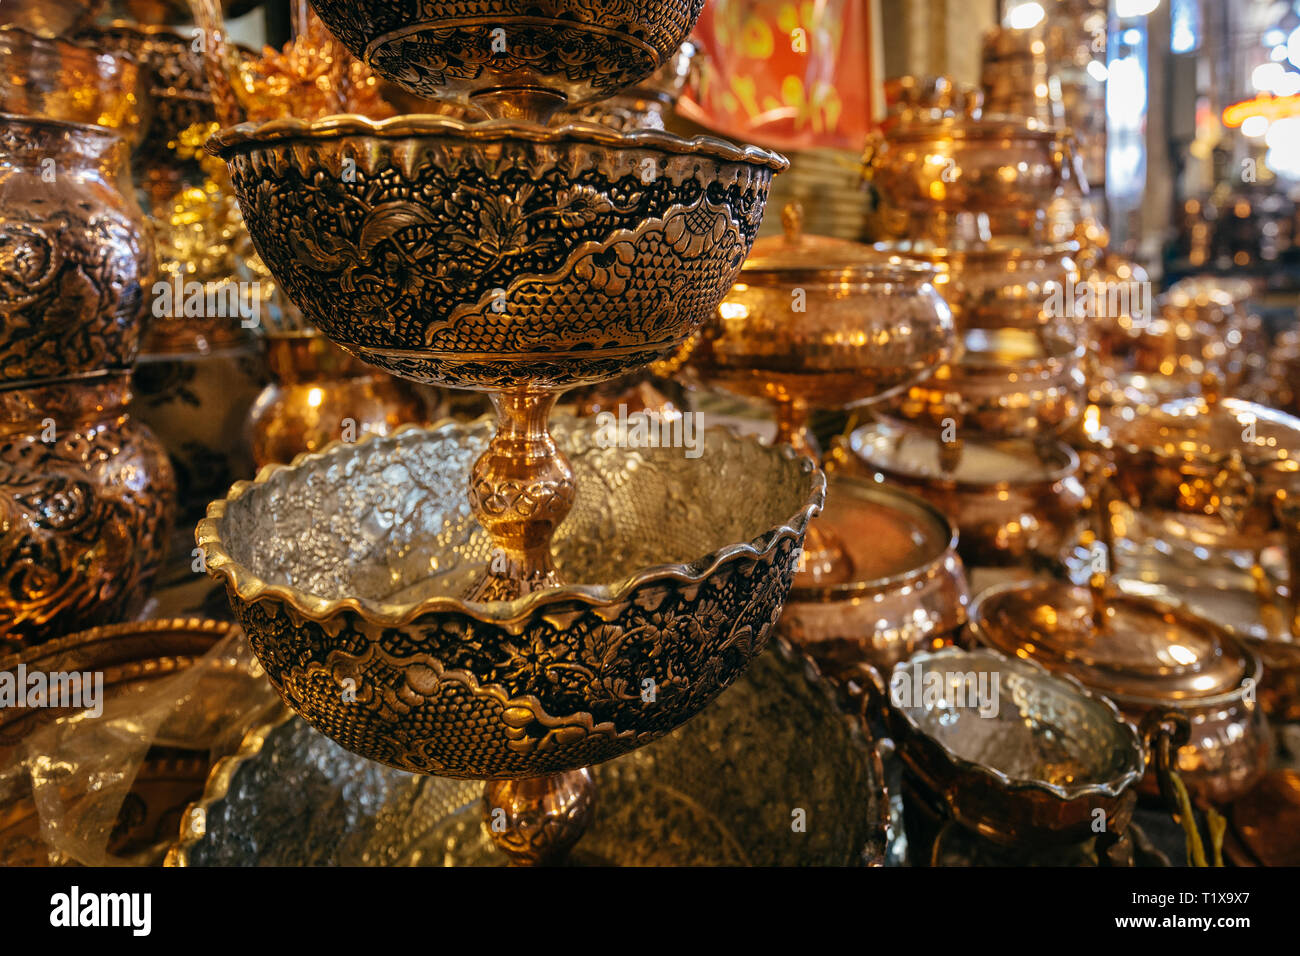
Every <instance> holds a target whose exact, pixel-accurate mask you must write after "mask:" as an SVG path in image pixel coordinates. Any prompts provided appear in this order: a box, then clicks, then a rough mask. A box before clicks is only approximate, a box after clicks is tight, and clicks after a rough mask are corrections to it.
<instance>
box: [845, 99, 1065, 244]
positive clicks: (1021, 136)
mask: <svg viewBox="0 0 1300 956" xmlns="http://www.w3.org/2000/svg"><path fill="white" fill-rule="evenodd" d="M863 170H864V176H865V178H866V180H867V182H868V183H869V184H870V185H871V187H872V188H873V189H874V190H875V192H876V194H877V197H878V199H879V201H880V208H879V212H878V219H879V221H878V235H881V236H884V237H889V238H896V239H911V240H918V239H925V240H930V241H933V242H937V243H942V244H950V243H952V242H954V241H977V242H978V241H985V240H987V239H989V238H990V237H992V236H1032V235H1035V234H1038V235H1044V234H1045V233H1044V226H1045V224H1046V217H1045V213H1044V210H1046V208H1047V206H1048V204H1049V203H1050V202H1051V201H1052V199H1053V198H1055V197H1056V196H1057V194H1058V193H1059V192H1061V191H1062V190H1064V189H1066V188H1067V187H1073V188H1076V189H1082V187H1081V186H1080V185H1079V181H1080V178H1081V176H1082V171H1081V169H1080V168H1079V166H1078V158H1077V156H1076V155H1075V153H1074V149H1073V145H1072V143H1071V141H1070V139H1069V138H1068V136H1066V135H1064V134H1062V133H1061V132H1060V131H1058V130H1056V129H1053V128H1050V127H1045V126H1043V125H1041V124H1039V123H1037V122H1035V121H1033V120H1023V119H1015V118H1007V117H980V118H976V117H971V116H958V117H945V118H943V119H939V120H935V121H933V122H927V123H902V124H899V125H897V126H896V127H894V128H893V129H891V130H890V131H889V132H888V133H886V134H885V135H883V136H877V137H875V138H873V139H872V140H871V141H869V142H868V145H867V149H866V153H865V154H864V157H863Z"/></svg>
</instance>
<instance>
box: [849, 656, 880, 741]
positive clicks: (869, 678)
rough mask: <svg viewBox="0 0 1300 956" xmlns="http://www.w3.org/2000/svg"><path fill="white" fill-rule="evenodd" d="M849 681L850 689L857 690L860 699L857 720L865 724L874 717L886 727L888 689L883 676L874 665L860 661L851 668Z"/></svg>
mask: <svg viewBox="0 0 1300 956" xmlns="http://www.w3.org/2000/svg"><path fill="white" fill-rule="evenodd" d="M849 681H850V682H851V684H850V686H851V687H856V688H858V696H859V697H860V698H861V699H860V701H859V703H858V718H859V719H860V720H862V721H863V723H866V722H867V721H869V720H870V718H871V717H873V716H874V717H877V718H878V719H879V720H880V721H881V722H882V723H884V724H885V725H886V726H888V725H889V720H888V714H889V687H888V685H887V684H886V682H885V677H884V675H883V674H881V673H880V671H879V670H877V669H876V667H875V666H874V665H872V664H868V663H866V662H865V661H860V662H858V663H857V664H855V665H854V666H853V671H852V674H851V675H850V677H849ZM850 693H852V691H850Z"/></svg>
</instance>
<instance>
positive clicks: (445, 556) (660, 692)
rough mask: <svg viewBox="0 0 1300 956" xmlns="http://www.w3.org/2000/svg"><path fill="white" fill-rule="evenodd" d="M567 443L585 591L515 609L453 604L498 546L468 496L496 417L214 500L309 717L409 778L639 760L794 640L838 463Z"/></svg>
mask: <svg viewBox="0 0 1300 956" xmlns="http://www.w3.org/2000/svg"><path fill="white" fill-rule="evenodd" d="M552 431H553V434H554V435H555V438H556V444H557V445H558V447H559V448H560V449H561V450H562V451H563V452H564V454H565V455H566V456H567V458H568V460H569V461H570V462H571V466H572V468H573V473H574V481H575V484H576V485H577V486H578V487H579V488H581V489H582V493H581V494H579V495H577V496H576V500H575V503H574V507H573V510H572V511H571V512H570V513H569V516H568V519H567V520H566V521H565V522H564V524H563V526H562V527H561V528H560V529H559V532H558V533H557V535H556V538H555V542H554V554H555V564H556V567H557V568H558V570H559V572H560V573H561V574H562V575H563V576H564V577H565V579H567V580H569V581H575V582H583V583H582V584H570V585H567V586H564V587H559V588H551V589H547V590H543V591H538V592H534V593H532V594H529V595H527V596H525V597H520V598H517V599H515V600H512V601H503V602H489V603H475V602H471V601H465V600H463V599H460V598H458V597H455V596H454V595H456V594H458V593H461V590H462V589H463V588H464V586H465V584H466V583H467V581H468V580H469V579H471V578H472V577H473V576H474V575H475V574H476V573H477V572H478V570H479V569H480V568H481V567H482V565H483V564H484V563H485V562H486V561H487V560H488V559H489V557H490V554H489V552H490V549H491V547H492V540H491V538H490V537H489V536H488V535H487V533H486V532H484V531H483V530H482V529H481V528H480V527H479V526H478V524H477V522H476V521H475V520H474V518H473V517H472V516H471V514H470V513H469V509H468V508H466V507H465V503H464V497H463V487H464V482H465V481H466V479H467V477H468V476H469V474H470V471H471V467H472V465H471V462H472V461H473V460H474V459H475V458H476V457H478V456H479V455H480V454H482V453H483V452H484V450H485V449H486V448H487V446H488V444H489V441H490V439H491V437H492V426H491V424H490V423H489V422H487V421H483V420H480V421H479V422H476V423H474V424H472V425H458V424H454V423H446V424H443V425H440V426H437V427H435V428H432V429H415V428H407V429H402V430H400V431H398V432H397V433H396V434H394V435H392V436H388V437H384V438H369V439H366V440H365V441H362V442H359V443H357V444H334V445H332V446H330V447H328V448H327V449H325V450H324V451H322V452H319V453H316V454H310V455H304V456H300V457H299V458H298V459H297V461H296V462H295V464H294V465H292V466H290V467H283V466H269V467H267V468H265V469H263V470H262V472H261V473H260V474H259V475H258V478H257V479H256V481H254V482H251V483H249V482H240V483H238V484H236V485H235V487H234V488H233V489H231V493H230V495H229V496H228V497H227V498H226V499H225V500H224V501H217V502H214V503H213V504H212V505H211V507H210V508H209V512H208V517H207V519H206V520H204V521H203V522H202V523H201V524H200V525H199V528H198V532H197V540H198V543H199V546H200V547H201V548H202V549H203V551H204V553H205V555H206V562H207V567H208V570H209V572H210V573H212V574H213V575H215V576H217V577H219V578H221V579H223V580H224V581H225V583H226V589H227V593H228V595H229V597H230V599H231V604H232V607H233V608H234V611H235V613H236V616H237V617H238V619H239V621H240V623H241V624H242V625H243V627H244V630H245V632H246V633H247V635H248V638H249V642H250V644H251V646H252V648H253V650H254V652H255V653H256V654H257V656H258V658H259V660H261V662H262V664H263V666H264V667H265V668H266V670H267V673H268V675H269V677H270V679H271V681H272V683H273V684H274V685H275V686H276V688H277V690H279V692H280V693H281V695H282V697H284V699H285V700H286V702H287V703H289V704H290V705H291V706H292V707H293V708H294V709H295V710H296V711H297V712H298V713H299V714H301V715H302V716H303V717H304V718H305V719H306V720H308V721H309V722H310V723H312V725H313V726H315V727H317V728H318V729H319V730H321V731H322V732H323V733H325V734H327V735H328V736H330V737H332V738H333V739H335V740H337V741H338V742H339V743H340V744H342V745H343V746H345V747H347V748H348V749H350V750H353V751H354V752H356V753H360V754H362V755H364V756H367V757H370V758H372V759H375V760H378V761H380V762H383V763H387V764H389V765H390V766H395V767H399V768H402V769H405V770H410V771H414V772H425V773H435V774H439V775H443V776H453V777H468V778H476V779H514V778H520V777H534V776H540V775H545V774H550V773H557V772H561V771H566V770H573V769H577V768H580V767H583V766H587V765H590V764H594V763H598V762H599V761H601V760H606V759H609V758H611V757H614V756H617V755H619V754H622V753H626V752H627V751H629V750H632V749H635V748H636V747H638V746H640V745H642V744H644V743H648V742H649V741H651V740H653V739H655V738H656V737H658V736H661V735H662V734H664V733H666V732H667V731H669V730H671V729H672V728H673V727H675V726H676V725H677V724H679V723H681V722H682V721H684V720H686V719H687V718H689V717H691V716H692V715H693V714H695V713H696V712H697V711H699V710H700V709H701V708H702V707H704V706H705V705H706V704H707V703H709V702H710V701H711V700H712V699H713V698H714V697H715V696H716V695H717V694H718V693H720V692H721V691H722V689H723V688H725V687H726V686H727V685H729V684H730V683H731V682H732V681H734V680H735V678H736V677H737V675H738V674H739V673H740V672H741V671H742V670H743V669H744V667H745V666H746V665H747V664H748V662H749V661H750V659H751V658H752V657H753V656H754V655H755V654H756V653H757V652H758V651H759V650H761V648H762V647H763V645H764V644H765V643H766V642H767V639H768V637H769V635H770V633H771V631H772V629H773V626H774V624H775V621H776V618H777V615H778V614H779V612H780V608H781V605H782V604H783V602H784V600H785V597H786V594H787V592H788V589H789V587H790V582H791V579H792V576H793V573H794V565H795V561H796V556H795V552H796V550H797V549H798V547H799V546H800V545H801V544H802V540H803V535H804V531H805V529H806V527H807V523H808V521H809V519H810V518H811V517H812V516H813V515H814V514H816V513H817V512H818V511H819V510H820V509H821V506H822V500H823V495H824V488H825V482H824V479H823V477H822V475H821V473H820V472H819V471H817V470H816V469H815V468H814V466H813V464H812V462H810V461H809V460H807V459H802V458H797V457H796V456H795V455H794V454H793V452H792V451H791V450H790V449H788V448H787V449H769V448H765V447H763V446H761V445H760V444H758V442H756V441H754V440H752V439H741V438H738V437H736V436H734V435H732V434H731V433H728V432H724V431H722V430H717V429H714V430H709V431H707V432H706V433H705V445H704V447H703V448H702V454H703V457H705V458H706V460H708V461H709V462H710V464H711V466H712V467H710V468H709V469H708V470H707V471H705V470H703V469H698V468H696V467H694V466H695V465H696V462H695V461H693V460H691V459H687V458H686V457H684V456H683V455H682V454H681V450H680V449H672V448H662V447H661V448H647V449H642V450H629V449H623V448H610V449H605V448H601V447H599V445H598V444H597V443H596V442H595V441H594V433H595V429H594V426H593V424H592V423H591V422H590V421H586V422H584V421H582V420H573V421H566V420H561V421H559V422H557V423H556V424H555V425H554V426H553V427H552ZM687 476H689V477H687ZM739 500H743V501H744V502H745V507H744V508H738V507H736V502H737V501H739ZM323 514H328V515H331V516H333V517H332V518H331V520H330V521H328V522H322V521H321V520H320V515H323ZM349 688H350V689H351V690H352V691H354V693H344V691H345V690H347V689H349ZM643 695H650V697H653V701H654V706H647V701H648V700H649V697H647V698H645V699H643Z"/></svg>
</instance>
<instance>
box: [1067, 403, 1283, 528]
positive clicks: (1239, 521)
mask: <svg viewBox="0 0 1300 956" xmlns="http://www.w3.org/2000/svg"><path fill="white" fill-rule="evenodd" d="M1091 437H1092V438H1093V440H1094V441H1095V442H1097V444H1098V445H1100V446H1101V447H1102V448H1104V449H1105V450H1106V451H1107V452H1108V453H1109V454H1111V455H1112V456H1113V457H1114V460H1115V462H1116V465H1117V474H1116V478H1115V484H1116V487H1117V489H1118V490H1119V491H1120V493H1121V495H1122V496H1123V497H1124V499H1125V500H1126V501H1127V502H1128V504H1129V505H1130V506H1132V507H1134V508H1137V509H1140V510H1142V511H1144V512H1147V513H1152V514H1158V513H1162V512H1163V513H1167V514H1171V515H1176V516H1180V517H1185V518H1189V519H1194V520H1195V522H1196V524H1197V527H1198V528H1199V529H1200V530H1201V531H1202V532H1203V533H1206V534H1209V535H1212V536H1213V537H1214V538H1217V539H1218V541H1219V542H1220V543H1221V544H1223V545H1225V546H1231V545H1234V544H1237V545H1240V543H1241V542H1243V541H1250V540H1252V539H1253V540H1256V541H1259V540H1260V539H1261V537H1262V535H1263V534H1264V533H1265V532H1267V531H1268V530H1269V529H1270V528H1275V527H1278V525H1279V522H1278V518H1277V514H1276V502H1277V500H1278V498H1279V496H1285V495H1286V493H1287V492H1288V491H1290V492H1295V491H1296V490H1297V489H1300V420H1298V419H1296V418H1294V417H1292V416H1290V415H1287V414H1286V413H1284V412H1280V411H1277V410H1276V409H1271V408H1266V407H1265V406H1263V405H1257V404H1255V403H1253V402H1244V401H1241V400H1240V399H1233V398H1224V399H1218V398H1216V397H1215V396H1213V395H1210V396H1209V397H1208V398H1207V397H1195V398H1183V399H1177V400H1174V401H1170V402H1166V403H1164V404H1162V405H1159V406H1157V407H1155V408H1137V409H1134V408H1127V407H1119V408H1117V409H1115V410H1112V411H1111V412H1110V413H1108V414H1104V415H1102V416H1101V417H1100V418H1099V420H1098V427H1097V428H1096V429H1095V430H1094V431H1093V432H1092V435H1091Z"/></svg>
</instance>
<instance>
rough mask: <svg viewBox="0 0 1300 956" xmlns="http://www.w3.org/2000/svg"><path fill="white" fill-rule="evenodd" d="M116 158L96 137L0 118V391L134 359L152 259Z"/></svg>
mask: <svg viewBox="0 0 1300 956" xmlns="http://www.w3.org/2000/svg"><path fill="white" fill-rule="evenodd" d="M125 150H126V146H125V143H124V142H123V140H122V139H121V137H120V136H118V135H117V134H115V133H113V132H112V131H111V130H108V129H105V128H103V127H99V126H91V125H84V124H74V123H64V122H60V121H56V120H43V119H32V118H27V117H21V116H13V115H10V114H0V201H3V211H0V276H2V277H3V282H2V283H0V319H2V320H3V321H0V381H3V382H17V381H22V380H37V379H49V378H55V377H58V376H66V375H82V374H88V373H92V372H98V371H100V370H103V369H125V368H129V367H130V365H131V363H132V362H133V361H134V360H135V357H136V354H137V353H138V352H139V349H140V334H141V318H142V314H143V312H144V305H145V302H144V299H145V293H146V290H147V289H148V287H149V284H150V282H151V280H152V273H153V262H154V260H153V249H152V242H151V240H150V237H149V233H148V231H147V229H146V227H145V222H144V217H143V215H142V214H141V212H140V207H139V206H138V205H137V204H136V201H135V198H134V196H133V195H132V194H131V192H130V191H129V187H127V188H126V189H124V188H122V187H123V185H124V184H123V183H122V181H121V179H120V178H119V177H120V173H121V172H122V170H123V162H124V160H125V156H126V152H125ZM49 169H57V170H59V173H58V175H55V176H53V177H50V176H48V175H43V171H48V170H49Z"/></svg>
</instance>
